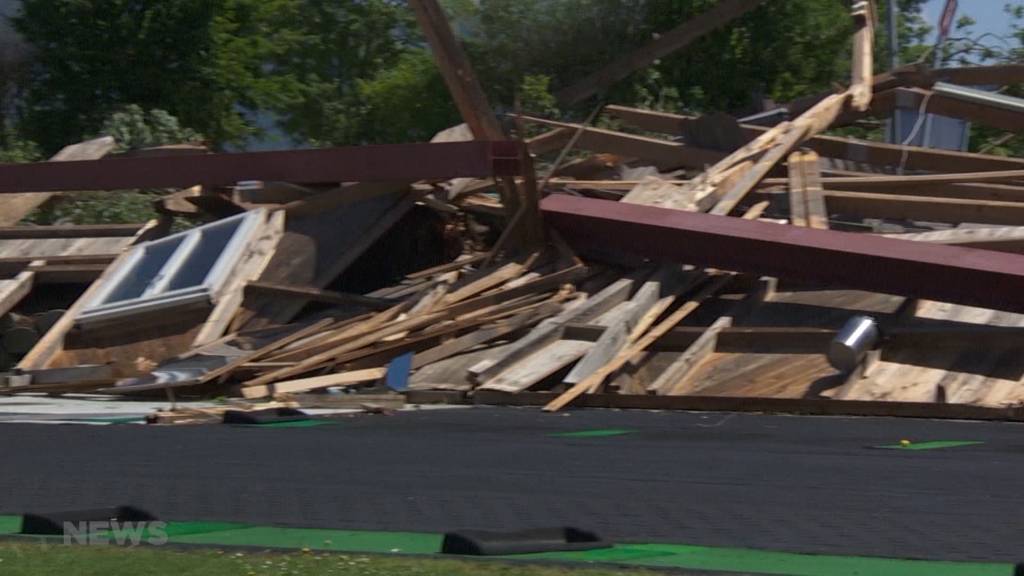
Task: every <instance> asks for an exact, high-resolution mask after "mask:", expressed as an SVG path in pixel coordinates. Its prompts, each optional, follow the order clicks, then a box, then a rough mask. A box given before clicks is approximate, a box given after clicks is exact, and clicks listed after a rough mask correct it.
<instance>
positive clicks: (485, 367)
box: [469, 278, 634, 384]
mask: <svg viewBox="0 0 1024 576" xmlns="http://www.w3.org/2000/svg"><path fill="white" fill-rule="evenodd" d="M633 283H634V280H633V279H631V278H622V279H620V280H616V281H615V282H613V283H612V284H610V285H608V286H606V287H605V288H604V289H602V290H601V291H599V292H597V293H596V294H594V295H592V296H590V297H588V298H587V299H586V300H583V301H582V302H578V303H575V304H574V305H570V306H567V307H566V309H565V310H564V311H563V312H562V313H560V314H558V315H557V316H554V317H552V318H548V319H547V320H544V321H542V322H540V323H539V324H538V325H537V326H536V327H534V329H533V330H531V331H530V332H529V333H528V334H527V335H526V336H524V337H522V338H520V339H519V340H517V341H516V342H514V343H513V344H511V345H510V346H509V347H508V348H506V349H505V350H504V352H502V354H501V355H496V356H492V357H490V358H486V359H484V360H481V361H480V362H478V363H476V364H474V365H473V366H471V367H470V368H469V379H470V380H471V381H473V382H477V383H480V384H482V383H485V382H487V381H489V380H491V379H492V378H494V377H496V376H497V375H498V374H500V373H501V372H502V371H504V370H505V369H507V368H509V367H511V366H512V365H513V364H516V363H518V362H520V361H522V360H523V359H525V358H527V357H528V356H530V355H532V354H534V353H535V352H537V351H538V350H540V349H542V348H544V347H545V346H548V345H549V344H551V343H552V342H555V341H557V340H558V339H560V338H561V337H562V332H563V331H564V330H565V325H566V324H568V323H569V322H586V321H589V320H591V319H593V318H596V317H597V316H599V315H601V314H603V313H605V312H607V311H608V310H611V309H612V308H614V307H615V306H616V305H618V304H620V303H622V302H625V301H626V299H627V298H629V293H630V291H631V290H632V289H633ZM581 355H582V353H581Z"/></svg>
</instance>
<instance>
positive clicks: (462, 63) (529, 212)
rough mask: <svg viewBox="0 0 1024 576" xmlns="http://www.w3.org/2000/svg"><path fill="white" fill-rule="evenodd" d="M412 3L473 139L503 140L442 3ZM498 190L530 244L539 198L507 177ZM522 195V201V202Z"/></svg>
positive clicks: (433, 0) (416, 0) (510, 226)
mask: <svg viewBox="0 0 1024 576" xmlns="http://www.w3.org/2000/svg"><path fill="white" fill-rule="evenodd" d="M409 4H410V6H412V9H413V12H415V13H416V19H417V21H418V22H419V25H420V29H421V30H422V31H423V35H424V36H425V37H426V39H427V43H428V44H430V48H431V53H432V54H433V55H434V62H436V63H437V67H438V69H439V70H440V71H441V77H442V78H444V81H445V84H446V85H447V86H448V92H449V93H450V94H451V95H452V99H453V100H454V101H455V107H456V108H458V110H459V114H460V115H461V116H462V121H463V122H465V123H466V125H467V126H468V127H469V129H470V131H471V132H472V133H473V137H474V138H475V139H477V140H492V141H499V140H504V139H505V133H504V131H503V130H502V129H501V124H500V123H499V122H498V118H497V117H496V116H495V115H494V111H493V109H492V108H491V105H490V103H489V102H488V101H487V95H486V94H485V93H484V90H483V88H482V87H481V86H480V82H479V81H478V80H477V77H476V73H475V72H474V71H473V67H472V66H471V65H470V63H469V58H467V57H466V53H465V52H464V51H463V50H462V46H460V45H459V42H458V40H457V39H456V38H455V34H454V33H453V32H452V29H451V25H450V24H449V23H448V18H447V17H446V16H445V14H444V9H443V8H442V7H441V5H440V3H439V2H438V1H437V0H410V2H409ZM521 160H525V161H527V162H528V161H529V158H528V157H524V158H521ZM524 169H525V168H524ZM499 190H500V193H501V203H502V205H503V206H504V207H505V209H506V210H508V211H509V212H508V214H509V215H510V217H511V218H515V216H513V215H516V214H520V209H521V210H523V212H522V214H521V215H522V216H523V218H522V220H521V224H519V225H518V226H519V227H520V228H521V231H522V232H523V233H524V236H523V237H524V238H525V239H526V240H527V242H529V241H530V239H531V235H535V234H536V230H537V229H538V226H537V224H538V223H539V222H540V219H539V216H538V207H537V202H538V200H539V199H538V198H536V197H531V196H530V195H529V194H520V192H519V190H518V189H517V188H516V186H515V184H514V182H512V180H511V179H508V178H506V179H503V180H502V182H501V186H499ZM521 196H523V198H522V200H523V201H521V199H520V197H521ZM513 228H517V226H515V225H514V221H512V220H510V221H509V224H508V226H507V230H508V232H509V233H511V232H512V229H513ZM518 231H519V230H517V232H518Z"/></svg>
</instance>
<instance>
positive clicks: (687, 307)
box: [544, 275, 732, 412]
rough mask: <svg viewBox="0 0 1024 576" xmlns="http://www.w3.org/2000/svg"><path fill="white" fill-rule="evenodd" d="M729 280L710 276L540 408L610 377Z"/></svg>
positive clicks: (559, 404) (555, 406) (562, 402)
mask: <svg viewBox="0 0 1024 576" xmlns="http://www.w3.org/2000/svg"><path fill="white" fill-rule="evenodd" d="M731 279H732V276H730V275H721V276H718V277H717V278H713V279H712V280H711V281H710V282H709V283H708V285H707V286H705V287H704V288H703V289H702V290H701V291H700V292H698V293H697V294H696V295H695V296H694V297H692V298H691V299H689V300H687V301H686V302H685V303H684V304H683V305H682V306H680V307H679V308H678V309H677V310H676V311H675V312H673V313H672V314H670V315H669V316H668V317H667V318H665V319H664V320H662V321H661V322H660V323H658V324H657V325H655V326H654V327H653V328H651V330H650V331H649V332H647V333H646V334H644V336H643V337H642V338H640V339H639V340H638V341H637V342H636V343H634V344H631V345H630V346H629V347H627V348H626V349H624V350H623V351H622V352H620V353H619V355H618V356H616V357H615V358H614V359H612V360H611V361H610V362H608V363H607V364H605V365H604V366H602V367H601V368H599V369H598V370H596V371H595V372H594V373H593V374H591V375H590V376H589V377H587V378H585V379H583V380H581V381H580V382H578V383H577V384H576V385H575V386H573V387H572V388H570V389H568V390H566V391H565V392H564V393H562V394H561V395H560V396H558V397H557V398H555V399H554V400H552V401H551V402H549V403H548V404H547V405H545V406H544V410H545V411H546V412H556V411H558V410H561V409H562V408H564V407H565V406H566V405H568V404H569V403H571V402H572V401H573V400H575V399H576V398H578V397H579V396H581V395H582V394H583V393H584V392H586V391H587V390H589V389H591V388H592V387H594V386H596V385H599V384H600V383H601V382H602V381H604V379H605V378H607V377H608V376H611V375H612V374H613V373H614V372H615V371H616V370H618V369H619V368H622V367H623V366H624V365H625V364H626V363H627V362H629V360H630V359H631V358H632V357H633V356H634V355H636V354H638V353H640V352H643V351H644V350H647V348H649V347H650V346H651V345H652V344H654V342H656V341H657V340H658V339H659V338H661V337H662V336H664V335H665V334H666V333H668V332H669V331H670V330H672V329H673V328H675V327H676V325H677V324H679V323H680V322H682V321H683V320H684V319H685V318H686V317H687V316H689V315H690V314H691V313H693V311H694V310H696V309H697V307H698V306H700V304H701V303H702V302H704V300H706V299H707V298H709V297H711V296H712V295H714V294H715V293H716V292H717V291H718V290H720V289H721V288H723V287H724V286H725V285H726V284H728V283H729V281H730V280H731Z"/></svg>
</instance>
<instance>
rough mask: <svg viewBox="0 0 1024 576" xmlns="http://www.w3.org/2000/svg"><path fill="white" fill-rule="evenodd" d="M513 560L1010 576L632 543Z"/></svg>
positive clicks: (1004, 567)
mask: <svg viewBox="0 0 1024 576" xmlns="http://www.w3.org/2000/svg"><path fill="white" fill-rule="evenodd" d="M517 558H522V559H530V560H544V559H548V560H562V561H574V562H611V563H616V564H629V565H635V566H651V567H663V568H680V569H689V570H709V571H716V570H719V571H727V572H741V573H753V574H785V575H787V576H1012V575H1013V566H1012V565H1010V564H993V563H968V562H933V561H925V560H898V559H891V558H869V557H859V556H818V555H809V554H793V553H790V552H769V551H762V550H747V549H742V548H710V547H705V546H686V545H674V544H635V545H623V546H615V547H614V548H610V549H604V550H588V551H584V552H572V553H547V554H527V555H522V556H517Z"/></svg>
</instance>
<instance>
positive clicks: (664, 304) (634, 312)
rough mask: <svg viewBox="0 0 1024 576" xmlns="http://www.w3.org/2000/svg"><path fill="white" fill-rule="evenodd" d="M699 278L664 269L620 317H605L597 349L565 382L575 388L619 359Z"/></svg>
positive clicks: (676, 268) (677, 269)
mask: <svg viewBox="0 0 1024 576" xmlns="http://www.w3.org/2000/svg"><path fill="white" fill-rule="evenodd" d="M695 277H696V275H694V274H690V273H688V272H685V271H684V270H683V268H682V267H680V266H677V265H668V266H662V267H661V268H660V269H659V270H658V271H657V272H656V273H655V274H654V275H653V276H652V277H651V278H650V279H648V280H647V281H646V282H644V284H643V285H642V286H641V287H640V288H639V289H638V290H637V291H636V294H634V295H633V297H632V298H631V299H630V301H629V302H627V303H623V304H620V305H619V312H618V314H617V315H615V316H612V317H611V318H609V316H611V315H612V314H613V313H614V312H615V310H613V311H611V312H608V313H607V314H605V315H604V316H603V317H602V319H603V320H604V322H603V323H604V325H605V326H607V328H606V329H605V330H604V332H603V333H602V334H601V335H600V336H599V337H598V338H597V341H596V343H595V345H594V347H593V348H592V349H591V350H590V351H589V352H587V354H586V356H584V357H583V359H582V360H580V362H579V363H577V365H576V366H574V367H573V369H572V371H571V372H569V374H568V375H567V376H566V377H565V378H564V379H563V380H562V382H563V383H565V384H569V385H574V384H576V383H577V382H579V381H580V380H583V379H584V378H586V377H588V376H590V375H591V374H593V373H594V372H595V371H597V370H599V369H600V368H601V366H604V365H605V364H607V363H608V362H609V361H611V360H612V359H613V358H615V357H616V356H617V355H618V354H619V353H620V352H621V351H622V350H623V349H624V348H625V347H626V346H628V345H629V344H631V343H633V342H634V341H636V339H637V338H639V337H640V335H641V334H643V333H644V332H646V331H647V328H649V327H650V325H651V324H653V323H654V321H655V320H657V318H658V316H660V315H661V314H662V312H664V311H665V310H666V309H667V308H668V306H670V305H671V303H672V302H674V301H675V295H676V294H677V293H678V292H680V291H681V290H682V289H683V288H684V282H686V284H685V285H686V286H688V285H689V282H692V281H694V279H695ZM598 389H599V386H595V387H593V388H591V389H590V390H588V391H587V392H588V393H590V394H593V393H594V392H596V391H597V390H598Z"/></svg>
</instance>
